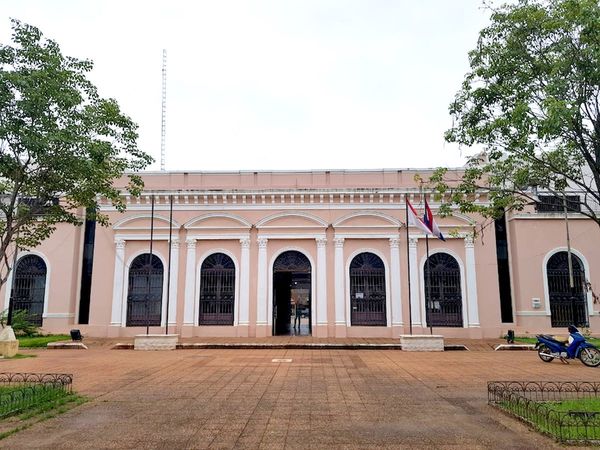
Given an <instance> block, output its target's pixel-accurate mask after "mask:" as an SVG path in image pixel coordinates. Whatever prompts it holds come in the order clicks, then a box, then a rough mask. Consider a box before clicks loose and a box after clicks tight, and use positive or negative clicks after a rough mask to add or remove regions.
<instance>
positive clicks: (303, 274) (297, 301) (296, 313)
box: [273, 250, 312, 335]
mask: <svg viewBox="0 0 600 450" xmlns="http://www.w3.org/2000/svg"><path fill="white" fill-rule="evenodd" d="M310 297H311V267H310V261H309V260H308V258H307V257H306V256H304V255H303V254H302V253H300V252H297V251H294V250H290V251H287V252H284V253H282V254H281V255H279V256H278V257H277V259H276V260H275V262H274V264H273V335H289V334H295V335H310V334H311V332H312V322H311V298H310Z"/></svg>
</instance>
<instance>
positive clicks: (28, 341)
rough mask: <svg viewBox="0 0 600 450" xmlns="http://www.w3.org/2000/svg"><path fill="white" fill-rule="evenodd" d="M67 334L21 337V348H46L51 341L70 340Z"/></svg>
mask: <svg viewBox="0 0 600 450" xmlns="http://www.w3.org/2000/svg"><path fill="white" fill-rule="evenodd" d="M70 340H71V336H67V335H66V334H49V335H47V336H22V337H19V348H46V346H47V345H48V343H49V342H59V341H70Z"/></svg>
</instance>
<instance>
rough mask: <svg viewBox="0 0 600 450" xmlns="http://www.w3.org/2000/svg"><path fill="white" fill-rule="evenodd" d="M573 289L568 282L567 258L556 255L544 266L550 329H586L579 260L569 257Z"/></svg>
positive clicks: (564, 254)
mask: <svg viewBox="0 0 600 450" xmlns="http://www.w3.org/2000/svg"><path fill="white" fill-rule="evenodd" d="M571 258H572V260H571V261H572V264H573V289H571V283H570V280H569V254H568V253H567V252H557V253H555V254H554V255H552V256H551V257H550V259H549V260H548V263H547V264H546V276H547V277H548V296H549V297H550V298H549V300H550V322H551V324H552V326H553V327H566V326H569V325H571V324H573V325H575V326H585V327H587V326H588V314H587V304H586V298H585V297H586V296H585V289H584V284H585V270H584V267H583V263H582V262H581V259H579V258H578V257H577V256H575V255H573V254H571Z"/></svg>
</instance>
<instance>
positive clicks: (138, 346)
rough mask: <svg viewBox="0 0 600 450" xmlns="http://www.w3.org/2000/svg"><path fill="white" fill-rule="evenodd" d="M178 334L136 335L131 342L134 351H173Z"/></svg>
mask: <svg viewBox="0 0 600 450" xmlns="http://www.w3.org/2000/svg"><path fill="white" fill-rule="evenodd" d="M178 340H179V335H178V334H138V335H136V336H135V339H134V341H133V349H134V350H175V348H176V347H177V341H178Z"/></svg>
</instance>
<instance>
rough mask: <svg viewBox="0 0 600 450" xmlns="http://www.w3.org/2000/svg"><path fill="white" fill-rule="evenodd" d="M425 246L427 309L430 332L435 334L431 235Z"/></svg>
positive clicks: (427, 237)
mask: <svg viewBox="0 0 600 450" xmlns="http://www.w3.org/2000/svg"><path fill="white" fill-rule="evenodd" d="M425 248H426V249H427V311H428V312H429V318H428V319H429V320H428V322H429V334H433V325H432V320H431V313H432V312H433V300H432V298H431V268H430V266H429V235H428V234H425Z"/></svg>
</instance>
